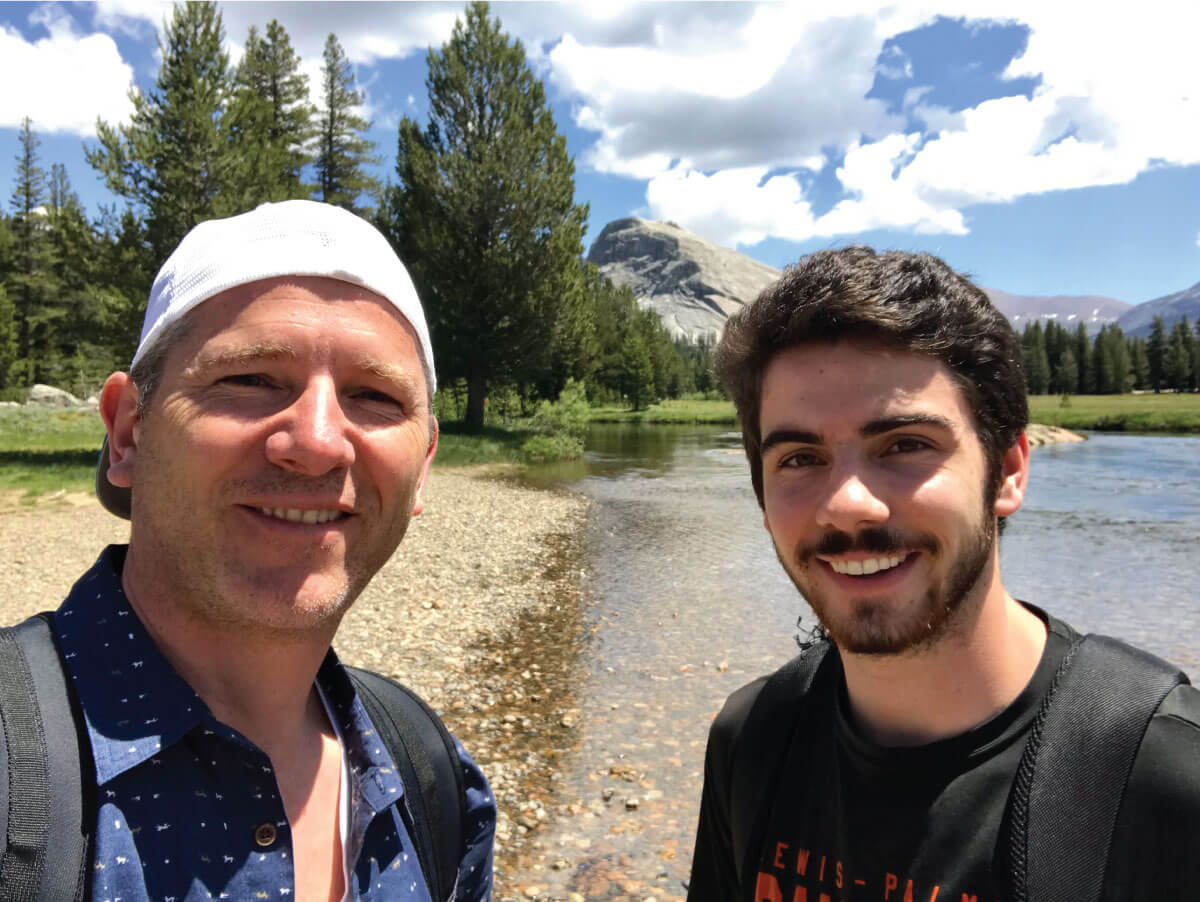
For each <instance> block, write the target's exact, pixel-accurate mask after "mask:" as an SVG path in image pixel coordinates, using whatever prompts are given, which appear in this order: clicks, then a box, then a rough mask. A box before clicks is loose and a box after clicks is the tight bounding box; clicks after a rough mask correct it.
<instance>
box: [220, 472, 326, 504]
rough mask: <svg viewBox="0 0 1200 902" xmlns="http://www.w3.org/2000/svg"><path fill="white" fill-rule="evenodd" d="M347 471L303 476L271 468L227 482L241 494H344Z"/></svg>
mask: <svg viewBox="0 0 1200 902" xmlns="http://www.w3.org/2000/svg"><path fill="white" fill-rule="evenodd" d="M348 478H349V477H348V475H347V472H346V471H345V470H343V469H337V470H330V471H329V472H327V473H322V474H321V475H319V476H305V475H303V474H301V473H292V472H289V471H287V470H281V469H273V470H271V471H270V472H268V473H264V474H261V475H258V476H255V477H252V478H244V479H235V480H232V481H231V482H230V483H229V488H230V489H232V490H233V491H234V492H239V493H243V494H266V495H273V494H282V495H287V494H314V495H337V496H339V497H340V496H341V495H343V494H344V489H345V487H346V482H347V480H348Z"/></svg>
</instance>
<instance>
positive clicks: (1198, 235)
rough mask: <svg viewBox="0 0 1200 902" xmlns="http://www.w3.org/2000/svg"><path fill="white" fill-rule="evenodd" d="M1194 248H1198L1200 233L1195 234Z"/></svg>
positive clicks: (1199, 245)
mask: <svg viewBox="0 0 1200 902" xmlns="http://www.w3.org/2000/svg"><path fill="white" fill-rule="evenodd" d="M1196 247H1200V232H1197V233H1196Z"/></svg>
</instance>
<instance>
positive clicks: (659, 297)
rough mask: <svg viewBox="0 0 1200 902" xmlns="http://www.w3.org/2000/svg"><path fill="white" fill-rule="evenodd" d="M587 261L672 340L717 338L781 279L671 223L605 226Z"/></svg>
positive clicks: (641, 221)
mask: <svg viewBox="0 0 1200 902" xmlns="http://www.w3.org/2000/svg"><path fill="white" fill-rule="evenodd" d="M587 258H588V261H589V262H590V263H594V264H596V266H597V267H599V269H600V272H601V273H603V274H604V275H605V276H607V277H608V278H609V279H611V280H612V282H613V284H614V285H618V286H628V287H629V288H630V289H631V290H632V291H633V295H634V297H636V298H637V300H638V304H639V305H640V306H641V307H642V308H643V309H651V310H653V311H654V312H655V313H657V314H658V315H659V317H660V318H661V319H662V321H663V325H664V326H666V327H667V329H668V330H669V331H670V332H671V334H672V335H673V336H674V337H676V338H687V339H689V340H691V341H696V340H698V339H699V338H701V337H702V336H709V337H712V338H716V337H717V336H719V335H720V334H721V329H722V328H724V326H725V320H726V319H727V318H728V317H729V315H730V314H732V313H734V312H736V311H737V310H739V309H740V308H741V307H742V305H744V304H747V303H749V302H750V301H752V300H754V298H755V297H756V296H757V295H758V293H759V292H760V291H762V289H763V288H765V287H766V286H767V285H770V284H771V283H772V282H773V281H775V280H776V279H777V278H779V270H777V269H775V268H774V267H771V266H767V265H766V264H765V263H759V262H758V261H757V260H753V259H751V258H750V257H747V256H746V255H745V254H741V253H738V252H737V251H734V250H730V249H729V248H727V247H721V246H720V245H717V244H713V243H712V242H711V241H705V240H704V239H703V238H701V237H700V236H699V235H693V234H692V233H691V232H688V231H686V230H685V229H681V228H680V227H679V226H677V225H675V224H674V223H670V222H651V221H649V220H646V219H637V218H635V217H630V218H627V219H617V220H614V221H613V222H610V223H609V224H608V225H606V226H605V227H604V230H603V231H602V232H601V233H600V235H599V236H598V237H597V238H596V241H595V242H594V243H593V244H592V249H591V250H590V251H589V252H588V257H587Z"/></svg>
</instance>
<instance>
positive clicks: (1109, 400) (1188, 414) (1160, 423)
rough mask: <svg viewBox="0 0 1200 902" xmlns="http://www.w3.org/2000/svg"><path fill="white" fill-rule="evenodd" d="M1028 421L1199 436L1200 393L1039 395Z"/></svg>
mask: <svg viewBox="0 0 1200 902" xmlns="http://www.w3.org/2000/svg"><path fill="white" fill-rule="evenodd" d="M1029 418H1030V420H1032V421H1033V422H1035V423H1045V424H1047V425H1049V426H1062V427H1063V428H1064V429H1094V430H1096V431H1097V432H1173V433H1200V393H1195V392H1184V393H1174V392H1173V393H1170V394H1167V393H1164V394H1157V395H1156V394H1153V393H1148V394H1139V395H1132V394H1131V395H1069V396H1068V397H1067V398H1065V399H1064V398H1060V397H1057V396H1054V395H1036V396H1033V397H1031V398H1030V399H1029Z"/></svg>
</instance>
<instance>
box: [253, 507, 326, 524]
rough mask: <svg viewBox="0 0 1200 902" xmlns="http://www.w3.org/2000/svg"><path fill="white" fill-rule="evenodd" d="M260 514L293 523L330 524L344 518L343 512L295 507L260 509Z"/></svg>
mask: <svg viewBox="0 0 1200 902" xmlns="http://www.w3.org/2000/svg"><path fill="white" fill-rule="evenodd" d="M258 510H259V512H260V513H263V514H266V515H267V516H268V517H276V518H277V519H280V520H291V521H292V522H293V523H328V522H329V521H330V520H336V519H338V517H340V516H342V512H341V511H315V510H299V509H297V508H294V507H260V508H259V509H258Z"/></svg>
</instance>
